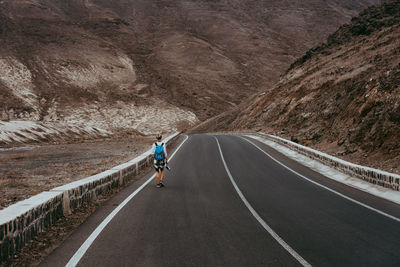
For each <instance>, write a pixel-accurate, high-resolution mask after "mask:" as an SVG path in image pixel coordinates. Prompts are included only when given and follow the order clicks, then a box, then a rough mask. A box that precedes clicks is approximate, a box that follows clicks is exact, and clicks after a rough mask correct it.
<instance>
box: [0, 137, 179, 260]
mask: <svg viewBox="0 0 400 267" xmlns="http://www.w3.org/2000/svg"><path fill="white" fill-rule="evenodd" d="M178 135H179V133H175V134H173V135H171V136H169V137H167V138H166V139H165V140H164V143H165V144H166V146H167V148H168V147H170V145H171V144H173V142H174V140H175V139H176V138H177V137H178ZM152 163H153V162H152V155H151V152H150V150H149V151H146V152H145V153H143V154H142V155H140V156H138V157H136V158H135V159H133V160H131V161H129V162H127V163H124V164H121V165H118V166H116V167H114V168H112V169H111V170H107V171H104V172H102V173H99V174H96V175H93V176H90V177H87V178H84V179H82V180H79V181H76V182H72V183H69V184H66V185H63V186H60V187H56V188H54V189H52V190H50V191H46V192H43V193H40V194H38V195H36V196H33V197H31V198H29V199H26V200H23V201H20V202H18V203H15V204H14V205H11V206H9V207H7V208H5V209H3V210H0V263H1V262H3V261H5V260H7V259H8V258H9V257H10V256H12V255H14V254H15V253H17V252H18V251H20V250H21V249H22V248H23V247H24V245H25V244H26V243H27V242H28V241H29V240H32V239H33V238H34V237H35V236H36V235H37V234H38V233H40V232H43V231H45V230H46V229H48V228H49V227H50V226H52V225H53V224H54V223H55V222H56V221H57V220H58V219H60V218H61V217H63V216H65V215H68V214H71V213H72V212H73V211H74V210H76V209H77V208H79V207H80V206H81V205H82V203H84V202H90V201H92V200H95V199H96V198H97V196H99V195H101V194H102V193H104V192H107V191H109V190H110V189H112V188H115V187H119V186H123V185H124V184H126V183H127V182H128V181H129V180H131V179H132V178H134V177H135V176H136V175H138V174H139V173H140V171H141V170H143V169H145V168H147V167H148V166H151V165H152Z"/></svg>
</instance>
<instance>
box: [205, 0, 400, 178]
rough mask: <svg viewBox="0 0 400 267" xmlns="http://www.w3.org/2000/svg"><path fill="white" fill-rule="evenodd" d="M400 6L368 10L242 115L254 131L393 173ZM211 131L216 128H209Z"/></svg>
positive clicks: (399, 127) (237, 121) (398, 125)
mask: <svg viewBox="0 0 400 267" xmlns="http://www.w3.org/2000/svg"><path fill="white" fill-rule="evenodd" d="M399 40H400V3H399V2H398V1H392V2H389V3H387V4H384V5H382V6H379V7H374V8H370V9H368V10H366V11H365V12H363V13H362V14H361V16H360V17H358V18H355V19H353V20H352V22H351V23H350V24H347V25H344V26H343V27H341V28H340V29H339V30H338V31H337V32H336V33H334V34H333V35H331V36H330V37H329V38H328V39H327V41H326V42H325V43H323V44H321V45H320V46H318V47H315V48H313V49H312V50H310V51H309V52H307V53H306V55H305V56H304V57H302V58H300V59H299V60H297V61H296V62H295V63H294V64H293V65H292V66H291V67H290V68H289V70H288V71H287V72H286V74H285V75H283V76H282V77H281V79H280V81H279V82H278V83H277V84H276V85H275V86H274V88H273V89H272V90H268V91H266V92H265V93H264V94H262V95H260V96H258V97H257V98H256V99H255V100H254V101H253V102H252V103H251V104H250V105H248V107H246V108H244V109H243V110H241V111H239V110H238V111H236V115H237V117H235V116H234V115H232V114H230V115H229V116H230V117H232V116H234V117H235V118H234V119H233V121H232V122H231V123H230V124H229V125H226V127H227V128H229V129H238V128H252V129H260V130H264V131H268V132H271V133H274V134H278V135H281V136H284V137H286V138H287V139H292V140H297V141H299V142H301V143H303V144H308V145H311V146H313V147H316V148H318V149H322V150H325V151H328V152H331V153H333V154H336V155H339V156H343V157H345V158H346V159H349V160H353V161H355V162H358V163H363V164H367V165H371V166H375V167H379V168H385V169H386V170H388V171H393V172H398V171H399V170H397V168H398V167H399V166H398V162H399V160H398V159H399V156H400V145H399V143H400V121H399V118H400V116H399V114H400V113H399V111H400V108H399V106H400V88H399V84H400V46H399V45H400V43H399ZM210 125H212V124H210Z"/></svg>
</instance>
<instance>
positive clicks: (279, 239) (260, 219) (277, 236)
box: [214, 136, 311, 266]
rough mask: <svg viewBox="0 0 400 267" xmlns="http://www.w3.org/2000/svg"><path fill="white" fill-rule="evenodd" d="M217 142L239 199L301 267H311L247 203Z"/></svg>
mask: <svg viewBox="0 0 400 267" xmlns="http://www.w3.org/2000/svg"><path fill="white" fill-rule="evenodd" d="M214 138H215V140H216V141H217V145H218V149H219V153H220V155H221V159H222V163H223V164H224V167H225V170H226V172H227V174H228V176H229V179H230V180H231V182H232V184H233V187H234V188H235V190H236V192H237V193H238V195H239V197H240V198H241V199H242V201H243V203H244V204H245V205H246V207H247V208H248V209H249V211H250V212H251V214H252V215H253V216H254V218H256V220H257V221H258V222H259V223H260V224H261V225H262V227H264V229H265V230H267V232H268V233H269V234H270V235H271V236H272V237H273V238H274V239H275V240H276V241H277V242H278V243H279V244H280V245H281V246H282V247H283V248H284V249H285V250H286V251H287V252H289V253H290V254H291V255H292V256H293V257H294V258H295V259H296V260H297V261H298V262H299V263H300V264H301V265H303V266H311V264H309V263H308V262H307V261H306V260H305V259H303V258H302V257H301V256H300V255H299V254H298V253H297V252H296V251H294V249H292V248H291V247H290V246H289V245H288V244H287V243H286V242H285V241H284V240H283V239H282V238H281V237H280V236H279V235H278V234H277V233H276V232H275V231H274V230H272V228H271V227H270V226H269V225H268V224H267V223H266V222H265V221H264V220H263V219H262V218H261V217H260V215H259V214H258V213H257V212H256V211H255V210H254V209H253V207H252V206H251V205H250V203H249V202H248V201H247V199H246V198H245V196H244V195H243V194H242V191H240V189H239V187H238V186H237V184H236V182H235V180H234V179H233V177H232V174H231V172H230V171H229V168H228V166H227V164H226V162H225V159H224V155H223V153H222V150H221V146H220V144H219V142H218V138H217V137H215V136H214Z"/></svg>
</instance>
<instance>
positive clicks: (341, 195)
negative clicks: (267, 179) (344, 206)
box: [241, 137, 400, 222]
mask: <svg viewBox="0 0 400 267" xmlns="http://www.w3.org/2000/svg"><path fill="white" fill-rule="evenodd" d="M241 138H242V139H244V140H246V141H247V142H249V143H250V144H252V145H253V146H255V147H256V148H258V149H259V150H260V151H261V152H263V153H264V154H265V155H267V156H268V157H269V158H271V159H272V160H274V161H275V162H276V163H278V164H279V165H281V166H282V167H284V168H286V169H287V170H289V171H291V172H293V173H294V174H296V175H297V176H299V177H301V178H303V179H305V180H307V181H309V182H310V183H313V184H315V185H318V186H320V187H322V188H324V189H326V190H328V191H330V192H332V193H334V194H336V195H338V196H340V197H342V198H345V199H347V200H349V201H351V202H353V203H356V204H358V205H360V206H362V207H364V208H367V209H369V210H372V211H374V212H376V213H379V214H381V215H383V216H385V217H388V218H390V219H393V220H395V221H397V222H400V219H399V218H397V217H394V216H392V215H390V214H387V213H385V212H383V211H380V210H378V209H375V208H373V207H371V206H368V205H367V204H364V203H362V202H359V201H357V200H355V199H353V198H351V197H348V196H346V195H343V194H342V193H339V192H337V191H335V190H333V189H331V188H329V187H327V186H325V185H322V184H320V183H317V182H315V181H313V180H311V179H310V178H307V177H305V176H304V175H302V174H300V173H298V172H296V171H295V170H292V169H291V168H289V167H288V166H286V165H284V164H283V163H281V162H280V161H278V160H277V159H275V158H274V157H272V156H271V155H270V154H268V153H267V152H265V151H264V150H262V149H261V148H260V147H258V146H257V145H256V144H254V143H253V142H252V141H250V140H248V139H246V138H243V137H241Z"/></svg>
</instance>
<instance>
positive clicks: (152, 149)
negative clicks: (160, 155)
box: [151, 143, 156, 155]
mask: <svg viewBox="0 0 400 267" xmlns="http://www.w3.org/2000/svg"><path fill="white" fill-rule="evenodd" d="M154 153H156V145H155V144H154V143H153V146H152V147H151V155H154Z"/></svg>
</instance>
